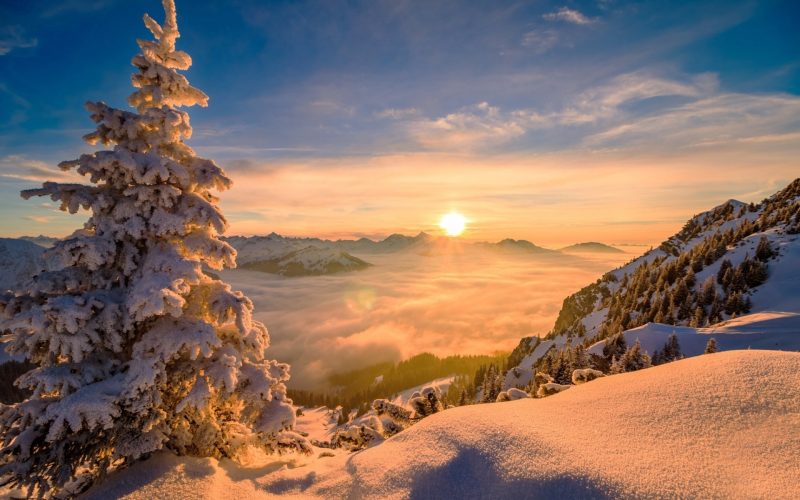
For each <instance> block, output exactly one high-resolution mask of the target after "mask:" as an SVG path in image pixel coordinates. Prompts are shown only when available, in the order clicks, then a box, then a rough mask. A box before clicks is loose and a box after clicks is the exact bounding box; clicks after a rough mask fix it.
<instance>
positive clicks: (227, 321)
mask: <svg viewBox="0 0 800 500" xmlns="http://www.w3.org/2000/svg"><path fill="white" fill-rule="evenodd" d="M163 4H164V9H165V12H166V19H165V21H164V23H163V24H162V25H160V24H158V23H157V22H156V21H155V20H153V19H152V18H151V17H149V16H147V15H145V17H144V22H145V25H146V26H147V28H148V29H149V30H150V31H151V32H152V34H153V36H154V40H153V41H145V40H139V41H138V44H139V47H140V48H141V53H140V54H138V55H137V56H135V57H134V58H133V61H132V62H133V65H134V66H135V67H136V69H137V70H138V71H137V73H135V74H134V75H133V77H132V83H133V86H134V87H135V88H136V89H137V90H136V91H135V92H134V93H133V94H131V96H130V97H129V99H128V103H129V104H130V105H131V106H132V107H134V108H135V112H133V111H123V110H120V109H115V108H112V107H110V106H108V105H106V104H104V103H102V102H90V103H88V104H87V108H88V110H89V112H90V113H91V117H92V119H93V120H94V122H95V123H96V124H97V128H96V130H95V131H94V132H93V133H91V134H88V135H87V136H85V139H86V140H87V142H89V143H90V144H97V143H100V144H102V145H104V146H108V147H110V149H106V150H102V151H97V152H94V153H90V154H84V155H82V156H81V157H80V158H78V159H77V160H73V161H66V162H63V163H61V164H60V165H59V166H60V167H61V169H63V170H75V171H77V172H78V173H79V174H82V175H84V176H86V177H88V179H89V181H90V182H91V185H81V184H57V183H53V182H47V183H45V184H44V185H43V187H42V188H41V189H34V190H30V191H26V192H24V193H23V196H24V197H25V198H29V197H32V196H49V197H50V198H51V199H53V200H54V201H56V202H58V203H60V206H61V209H62V210H64V211H68V212H70V213H75V212H77V211H78V210H79V209H80V208H83V209H86V210H89V211H91V216H90V218H89V220H88V221H87V222H86V223H85V224H84V226H83V229H81V230H79V231H76V232H75V233H74V234H73V235H71V236H70V237H68V238H66V239H65V240H63V241H61V242H59V243H58V244H56V246H55V247H54V248H53V249H52V250H51V251H50V253H49V258H51V259H60V260H61V263H62V265H63V268H62V269H60V270H56V271H50V272H44V273H42V274H40V275H38V276H37V277H36V279H35V280H34V281H33V282H32V284H31V285H30V286H29V287H28V288H26V289H22V290H18V291H16V293H14V294H11V295H4V296H2V298H0V330H2V331H7V332H10V334H9V335H8V336H7V337H8V338H7V339H8V341H9V342H8V346H9V347H8V351H9V352H10V353H12V354H14V355H21V356H24V357H25V358H26V359H27V360H28V361H29V362H31V363H33V364H34V365H35V366H36V368H35V369H33V370H32V371H30V372H29V373H27V374H25V375H24V376H22V377H21V378H20V379H19V381H18V384H19V385H20V386H21V387H24V388H28V389H30V390H32V396H31V397H30V398H28V399H27V400H25V401H23V402H21V403H18V404H15V405H10V406H2V408H0V437H1V438H2V446H3V447H2V450H1V451H0V453H2V463H3V465H2V467H0V474H2V476H3V478H4V481H5V482H6V483H7V484H11V485H18V486H25V487H28V488H30V489H29V490H28V492H29V494H41V495H48V494H51V493H53V492H54V491H59V490H60V491H61V492H62V493H64V494H67V495H69V494H73V493H75V492H77V491H80V490H81V489H82V488H85V487H86V486H87V485H88V484H90V483H91V481H92V480H94V479H95V478H97V477H98V476H101V475H103V474H104V473H105V472H106V471H108V470H109V469H110V468H114V467H120V466H124V465H127V464H129V463H131V462H132V461H133V460H136V459H137V458H140V457H143V456H145V455H146V454H148V453H150V452H153V451H156V450H160V449H163V448H167V449H170V450H173V451H174V452H176V453H179V454H192V455H202V456H212V457H234V458H235V457H236V456H237V454H238V453H239V452H240V451H241V450H243V448H245V447H249V446H257V447H260V448H262V449H264V450H266V451H267V452H280V451H282V450H300V451H309V450H310V449H309V446H308V444H307V442H306V440H305V439H304V438H302V437H301V436H300V435H298V434H296V433H294V432H293V431H292V430H291V429H292V426H293V425H294V421H295V413H294V410H293V408H292V403H291V400H289V399H288V398H287V396H286V388H285V385H284V383H285V382H286V381H287V380H288V378H289V366H288V365H286V364H282V363H278V362H276V361H272V360H268V359H265V357H264V354H265V349H266V348H267V347H268V345H269V336H268V334H267V330H266V328H265V327H264V325H262V324H261V323H259V322H258V321H254V320H253V317H252V312H253V304H252V302H251V301H250V300H249V299H248V298H247V297H245V296H244V295H243V294H241V293H240V292H237V291H234V290H232V289H231V287H230V286H229V285H227V284H225V283H223V282H222V281H219V280H216V279H212V278H211V277H209V276H208V275H207V274H205V273H204V272H203V268H204V266H207V267H208V268H211V269H221V268H223V267H224V266H229V267H233V266H234V265H235V251H234V250H233V248H232V247H231V246H229V245H228V244H227V243H225V242H223V241H221V240H220V239H218V237H217V236H218V234H220V233H222V232H223V231H224V230H225V228H226V221H225V218H224V217H223V215H222V213H221V212H220V210H219V208H218V206H217V199H216V198H215V197H214V196H213V195H212V194H211V192H210V191H211V190H212V189H216V190H224V189H226V188H228V187H230V185H231V181H230V180H229V179H228V178H227V177H226V176H225V174H224V172H223V171H222V170H221V169H220V168H219V167H218V166H217V165H215V164H214V162H213V161H211V160H207V159H203V158H200V157H198V156H196V155H195V153H194V151H192V149H190V148H189V147H188V146H187V145H186V144H184V142H183V141H184V140H185V139H188V138H189V137H190V136H191V133H192V129H191V127H190V125H189V116H188V114H187V113H186V112H185V111H182V110H180V109H179V108H180V107H183V106H192V105H200V106H205V105H206V103H207V101H208V97H207V96H206V95H205V94H204V93H203V92H201V91H200V90H197V89H195V88H194V87H192V86H191V85H189V82H188V81H187V79H186V78H185V77H184V76H183V75H181V74H180V73H179V72H178V71H179V70H185V69H187V68H188V67H189V66H190V65H191V58H190V57H189V55H188V54H186V53H185V52H182V51H179V50H176V49H175V41H176V39H177V38H178V36H179V33H178V29H177V22H176V13H175V6H174V3H173V1H172V0H164V2H163Z"/></svg>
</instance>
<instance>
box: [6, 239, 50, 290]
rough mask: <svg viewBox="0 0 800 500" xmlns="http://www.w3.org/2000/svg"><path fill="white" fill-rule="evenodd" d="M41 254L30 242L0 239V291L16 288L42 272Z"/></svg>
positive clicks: (38, 247)
mask: <svg viewBox="0 0 800 500" xmlns="http://www.w3.org/2000/svg"><path fill="white" fill-rule="evenodd" d="M43 252H44V248H43V247H41V246H39V245H37V244H35V243H32V242H30V241H26V240H22V239H12V238H0V291H3V290H7V289H11V288H16V287H17V286H19V285H21V284H23V283H24V282H26V281H28V280H30V279H31V278H32V277H33V276H34V275H35V274H37V273H39V272H40V271H42V270H44V268H45V262H44V259H43V258H42V253H43Z"/></svg>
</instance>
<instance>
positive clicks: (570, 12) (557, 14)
mask: <svg viewBox="0 0 800 500" xmlns="http://www.w3.org/2000/svg"><path fill="white" fill-rule="evenodd" d="M542 17H543V18H544V19H546V20H548V21H564V22H567V23H572V24H580V25H587V24H593V23H595V22H597V19H592V18H589V17H586V16H585V15H583V14H581V13H580V12H579V11H577V10H575V9H570V8H569V7H561V8H560V9H558V10H556V11H554V12H550V13H548V14H545V15H543V16H542Z"/></svg>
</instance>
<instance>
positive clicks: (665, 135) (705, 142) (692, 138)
mask: <svg viewBox="0 0 800 500" xmlns="http://www.w3.org/2000/svg"><path fill="white" fill-rule="evenodd" d="M798 116H800V97H798V96H794V95H789V94H777V95H748V94H737V93H722V94H716V95H711V96H708V97H704V98H700V99H697V100H694V101H692V102H689V103H687V104H684V105H681V106H677V107H675V108H671V109H668V110H665V111H664V112H661V113H658V114H654V115H650V116H644V117H633V118H631V119H629V120H625V121H624V122H623V123H620V124H618V125H615V126H613V127H611V128H609V129H608V130H604V131H602V132H599V133H596V134H593V135H590V136H589V137H587V138H586V141H585V142H586V143H587V144H589V145H592V146H617V147H626V148H633V147H637V146H646V147H648V148H652V149H653V150H661V149H663V148H675V147H680V148H684V149H685V148H692V147H712V146H714V147H717V146H724V145H726V144H727V145H730V144H735V143H743V144H744V143H749V144H763V143H770V144H774V143H777V142H788V143H791V142H792V141H793V140H795V139H796V138H797V137H798V133H799V132H798V129H800V120H798V118H797V117H798Z"/></svg>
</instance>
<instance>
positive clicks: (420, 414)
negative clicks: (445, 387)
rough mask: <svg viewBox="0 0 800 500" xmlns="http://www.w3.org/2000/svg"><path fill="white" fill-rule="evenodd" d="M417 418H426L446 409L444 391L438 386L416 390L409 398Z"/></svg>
mask: <svg viewBox="0 0 800 500" xmlns="http://www.w3.org/2000/svg"><path fill="white" fill-rule="evenodd" d="M408 404H409V406H411V408H413V409H414V413H415V415H416V416H417V418H425V417H427V416H430V415H433V414H434V413H439V412H440V411H443V410H444V404H443V403H442V393H441V391H439V388H438V387H425V388H424V389H422V392H415V393H414V394H412V396H411V399H409V400H408Z"/></svg>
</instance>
